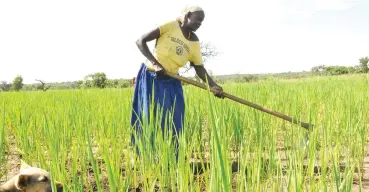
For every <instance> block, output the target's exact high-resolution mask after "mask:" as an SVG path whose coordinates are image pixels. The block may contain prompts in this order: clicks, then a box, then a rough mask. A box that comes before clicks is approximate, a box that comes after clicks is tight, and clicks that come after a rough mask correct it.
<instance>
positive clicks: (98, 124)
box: [0, 75, 369, 191]
mask: <svg viewBox="0 0 369 192" xmlns="http://www.w3.org/2000/svg"><path fill="white" fill-rule="evenodd" d="M222 87H223V88H224V89H225V91H227V92H228V93H230V94H233V95H236V96H238V97H241V98H245V99H246V100H249V101H251V102H254V103H257V104H260V105H262V106H265V107H268V108H270V109H273V110H276V111H280V112H283V113H285V114H288V115H289V116H293V117H295V118H297V119H299V120H303V121H307V122H312V123H314V125H315V127H314V129H313V130H312V131H306V130H304V129H303V128H301V127H299V126H298V125H294V124H291V123H289V122H286V121H284V120H281V119H279V118H276V117H274V116H271V115H269V114H266V113H263V112H261V111H258V110H255V109H253V108H250V107H247V106H244V105H241V104H239V103H236V102H234V101H230V100H228V99H224V100H221V99H217V98H215V97H213V95H212V93H210V92H206V91H204V90H200V89H198V88H196V87H193V86H184V95H185V102H186V110H185V111H186V113H185V117H186V119H185V122H184V128H183V133H182V134H181V135H180V137H179V157H178V161H176V159H175V155H174V145H173V142H172V139H171V138H170V137H166V136H164V137H163V134H162V133H161V128H160V126H159V123H158V120H159V119H160V118H161V117H162V116H163V115H164V116H165V115H168V116H167V118H166V120H167V122H168V123H171V118H170V115H171V114H161V115H158V116H157V117H155V118H150V121H149V122H141V123H142V126H143V128H144V131H145V133H146V134H145V136H144V137H143V139H142V140H141V141H140V142H138V148H139V150H140V151H141V152H142V154H141V157H140V158H136V154H135V150H134V148H132V146H130V137H131V134H132V133H133V134H134V132H133V130H132V129H131V127H130V117H131V102H132V92H133V89H131V88H129V89H88V90H49V91H47V92H8V93H0V94H1V95H0V103H2V104H3V105H2V109H1V110H0V112H1V115H0V117H1V118H0V152H1V153H0V158H3V157H4V154H5V151H6V150H7V148H6V147H5V146H6V145H15V146H14V148H15V149H17V151H16V152H17V153H20V154H21V157H22V159H23V160H25V161H26V162H29V163H30V164H35V165H39V166H40V167H43V168H45V169H47V170H49V171H50V172H51V174H52V177H53V179H56V180H58V181H61V182H63V183H64V184H65V188H66V191H127V190H131V189H135V188H140V189H142V190H144V191H152V190H154V189H156V190H159V191H166V190H168V189H172V190H174V191H204V190H206V191H350V189H352V187H353V180H354V179H355V178H361V177H360V175H361V174H362V172H361V169H360V168H362V166H363V158H364V155H365V153H366V151H365V150H366V145H367V141H366V140H367V138H368V136H369V131H368V128H369V118H367V117H368V115H369V113H368V111H369V102H367V101H368V98H369V78H368V76H365V75H353V76H331V77H311V78H305V79H298V80H295V79H291V80H280V79H267V80H264V81H259V82H254V83H247V84H241V83H229V84H225V85H222ZM151 110H154V109H151ZM158 110H159V112H160V108H159V109H158ZM155 122H156V123H155ZM167 134H168V135H171V132H170V131H169V132H166V133H165V134H164V135H167ZM306 135H308V138H309V143H308V144H307V145H306V143H305V136H306ZM10 137H15V140H14V142H13V141H12V142H11V143H9V142H7V143H5V141H6V140H8V138H10ZM152 139H154V140H152ZM152 141H153V147H152V146H151V145H150V143H151V142H152ZM133 159H134V160H135V161H134V163H133V164H132V163H131V160H133ZM2 163H3V161H0V165H3V164H2ZM356 183H359V184H360V185H361V186H360V187H362V181H360V180H359V181H357V182H356Z"/></svg>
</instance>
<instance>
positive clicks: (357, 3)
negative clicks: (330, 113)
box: [0, 0, 369, 83]
mask: <svg viewBox="0 0 369 192" xmlns="http://www.w3.org/2000/svg"><path fill="white" fill-rule="evenodd" d="M193 3H195V4H196V5H200V6H202V7H203V9H204V10H205V14H206V17H205V21H204V22H203V25H202V26H201V28H200V29H199V30H198V31H197V34H198V37H199V38H200V40H202V41H205V42H209V43H212V44H213V45H214V46H215V47H216V48H217V51H219V52H220V53H221V54H220V55H219V56H218V57H216V58H214V59H211V60H209V61H208V62H207V63H206V64H205V67H206V68H207V69H208V70H211V71H213V73H214V74H215V75H221V74H234V73H273V72H288V71H302V70H310V69H311V67H313V66H316V65H321V64H325V65H346V66H353V65H357V64H358V63H359V60H358V59H359V58H360V57H364V56H369V0H254V1H249V0H240V1H216V0H212V1H205V0H203V1H201V0H196V1H195V0H189V1H187V2H185V3H184V2H182V1H173V0H166V1H164V0H155V1H152V0H146V1H143V0H134V1H106V0H105V1H96V0H88V1H87V0H73V1H72V0H63V1H50V0H48V1H46V0H45V1H40V0H32V1H20V0H19V1H15V0H12V1H0V81H7V82H11V81H12V80H13V79H14V77H15V76H16V75H18V74H19V75H22V76H23V78H24V83H36V81H35V79H36V78H37V79H42V80H45V81H46V82H56V81H57V82H61V81H74V80H81V79H83V78H84V76H85V75H87V74H90V73H94V72H105V73H106V75H107V77H108V78H132V77H134V76H136V74H137V71H138V69H139V67H140V64H141V62H143V61H144V60H145V58H144V57H143V56H142V54H141V53H140V52H139V50H138V48H137V47H136V45H135V41H136V39H137V38H139V37H140V36H141V35H142V34H143V33H145V32H147V31H148V30H151V29H153V28H154V27H156V26H157V25H159V24H162V23H164V22H166V21H169V20H173V19H175V18H176V17H177V16H179V14H180V12H181V10H182V9H183V8H184V7H185V6H186V5H187V4H193ZM151 45H152V44H151ZM151 47H152V46H151Z"/></svg>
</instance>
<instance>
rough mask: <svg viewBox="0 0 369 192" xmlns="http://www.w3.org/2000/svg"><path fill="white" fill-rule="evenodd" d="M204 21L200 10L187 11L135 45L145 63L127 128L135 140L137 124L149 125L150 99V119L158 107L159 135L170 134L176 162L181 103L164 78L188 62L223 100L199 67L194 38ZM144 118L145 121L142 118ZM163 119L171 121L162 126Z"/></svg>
mask: <svg viewBox="0 0 369 192" xmlns="http://www.w3.org/2000/svg"><path fill="white" fill-rule="evenodd" d="M204 17H205V13H204V11H203V10H202V8H200V7H197V6H194V7H189V8H187V9H185V10H184V12H183V14H182V15H181V17H179V18H178V19H177V20H175V21H171V22H167V23H165V24H163V25H161V26H159V27H158V28H155V29H153V30H152V31H149V32H148V33H146V34H144V35H142V36H141V38H139V39H138V40H137V41H136V44H137V47H138V48H139V50H140V51H141V53H142V54H143V55H144V56H145V57H146V58H147V60H148V62H146V63H144V64H142V65H141V68H140V70H139V72H138V74H137V77H136V87H135V91H134V98H133V110H132V118H131V125H132V126H133V127H135V129H136V133H137V134H138V135H137V136H139V135H140V134H141V133H142V126H141V123H144V122H143V121H144V120H145V122H149V117H150V113H149V112H150V104H151V101H152V97H154V100H153V102H154V103H155V105H154V114H153V115H154V116H155V115H156V107H157V106H159V107H160V109H159V110H163V111H160V113H161V115H162V120H161V127H162V129H163V130H162V131H163V132H164V127H167V128H168V127H169V128H171V130H172V131H173V136H174V144H175V145H176V157H177V158H178V156H177V155H178V154H177V150H178V138H177V136H178V135H177V134H179V133H181V131H182V126H183V124H184V122H183V120H184V113H185V103H184V97H183V90H182V85H181V82H180V81H179V80H177V79H173V78H170V77H168V76H166V75H165V74H166V73H173V74H178V70H179V68H180V67H183V66H184V65H185V64H186V63H187V62H190V64H191V66H193V67H194V68H195V71H196V74H197V75H198V76H199V77H200V78H201V79H202V80H203V81H204V82H206V80H208V83H209V87H211V88H212V91H213V93H214V95H215V96H217V97H219V98H223V97H222V87H220V86H219V85H217V84H216V83H215V82H214V81H213V79H212V78H211V77H210V76H209V75H208V73H207V71H206V70H205V68H204V66H203V63H202V56H201V50H200V42H199V39H198V37H197V36H196V34H195V31H196V30H197V29H198V28H199V27H200V26H201V23H202V21H203V20H204ZM154 39H156V44H155V52H154V53H155V56H154V55H153V54H152V53H151V52H150V51H149V48H148V46H147V42H149V41H152V40H154ZM158 104H159V105H158ZM144 114H145V118H143V115H144ZM167 115H169V116H170V117H171V120H170V121H169V123H168V122H167V123H166V124H165V117H166V116H167ZM170 122H172V123H170ZM167 132H168V130H167ZM135 138H136V137H135V136H134V135H132V143H133V144H135ZM151 142H152V141H151ZM136 149H137V148H136ZM137 152H138V151H137Z"/></svg>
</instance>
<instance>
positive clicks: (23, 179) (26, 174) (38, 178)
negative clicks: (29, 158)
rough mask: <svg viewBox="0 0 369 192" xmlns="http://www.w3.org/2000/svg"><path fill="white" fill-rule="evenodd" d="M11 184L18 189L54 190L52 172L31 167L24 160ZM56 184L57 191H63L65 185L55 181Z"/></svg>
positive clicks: (43, 191)
mask: <svg viewBox="0 0 369 192" xmlns="http://www.w3.org/2000/svg"><path fill="white" fill-rule="evenodd" d="M11 185H12V186H9V187H10V188H15V190H18V191H25V192H52V187H51V178H50V173H49V172H47V171H45V170H43V169H40V168H37V167H31V166H30V165H28V164H26V163H25V162H24V161H21V169H20V172H19V173H18V174H17V175H16V176H15V177H14V178H13V182H12V184H11ZM55 185H56V188H57V192H62V191H63V185H62V184H61V183H60V182H55ZM0 191H1V190H0Z"/></svg>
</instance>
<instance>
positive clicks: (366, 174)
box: [352, 137, 369, 191]
mask: <svg viewBox="0 0 369 192" xmlns="http://www.w3.org/2000/svg"><path fill="white" fill-rule="evenodd" d="M360 179H361V182H362V183H361V185H362V190H361V191H369V137H368V138H367V147H366V155H365V157H364V163H363V171H362V176H361V178H360ZM360 179H359V175H358V174H357V175H355V179H354V185H353V188H352V190H353V191H360Z"/></svg>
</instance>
